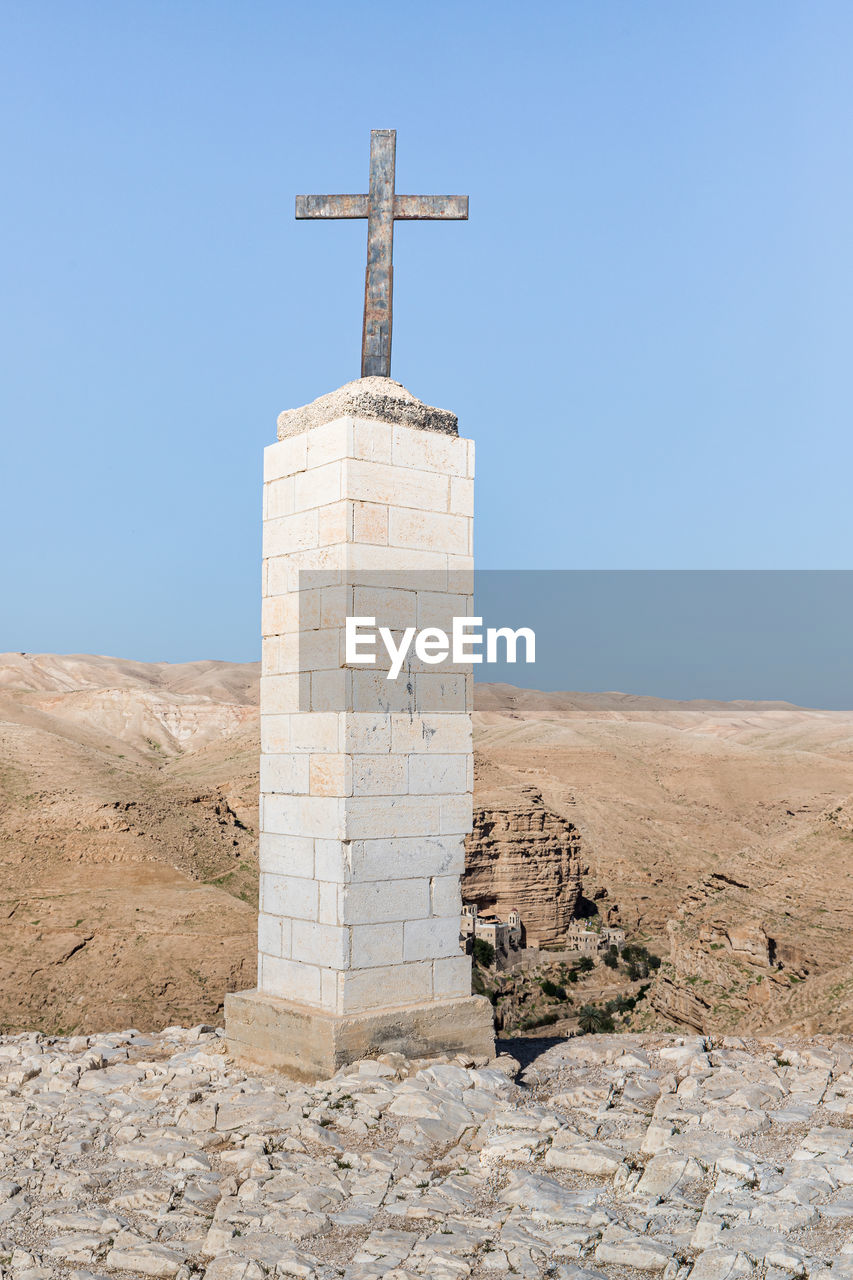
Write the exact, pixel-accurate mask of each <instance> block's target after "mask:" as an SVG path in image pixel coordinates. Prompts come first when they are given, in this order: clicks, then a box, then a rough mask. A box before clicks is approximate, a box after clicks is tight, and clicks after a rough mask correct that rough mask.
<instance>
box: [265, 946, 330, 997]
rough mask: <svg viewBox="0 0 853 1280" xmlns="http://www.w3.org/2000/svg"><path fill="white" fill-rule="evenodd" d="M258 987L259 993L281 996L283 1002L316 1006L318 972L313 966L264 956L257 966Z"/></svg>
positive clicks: (318, 986) (318, 987)
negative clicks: (290, 1001) (265, 992)
mask: <svg viewBox="0 0 853 1280" xmlns="http://www.w3.org/2000/svg"><path fill="white" fill-rule="evenodd" d="M258 986H259V988H260V989H261V991H267V992H269V994H270V995H272V996H281V998H282V999H283V1000H295V1001H297V1002H299V1003H303V1004H318V1003H319V1000H320V970H319V969H318V968H317V966H316V965H313V964H312V965H309V964H300V963H299V961H297V960H279V959H278V958H277V957H276V956H266V955H265V956H264V957H263V960H262V963H261V965H260V966H259V973H258Z"/></svg>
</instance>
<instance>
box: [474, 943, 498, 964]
mask: <svg viewBox="0 0 853 1280" xmlns="http://www.w3.org/2000/svg"><path fill="white" fill-rule="evenodd" d="M473 954H474V960H475V961H476V963H477V964H479V965H482V967H483V968H484V969H491V967H492V965H493V964H494V963H495V949H494V947H493V946H492V944H491V942H486V939H485V938H475V939H474V948H473Z"/></svg>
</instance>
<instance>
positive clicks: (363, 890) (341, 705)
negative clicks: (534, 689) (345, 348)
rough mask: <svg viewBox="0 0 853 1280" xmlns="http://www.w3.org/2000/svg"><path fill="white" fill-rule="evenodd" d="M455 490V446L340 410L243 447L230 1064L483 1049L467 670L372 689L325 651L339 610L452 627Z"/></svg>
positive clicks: (458, 472) (464, 494)
mask: <svg viewBox="0 0 853 1280" xmlns="http://www.w3.org/2000/svg"><path fill="white" fill-rule="evenodd" d="M377 382H380V383H382V384H386V383H387V382H388V380H385V379H382V380H379V379H367V380H363V382H362V383H361V384H359V383H355V384H351V386H353V387H356V388H359V387H361V386H363V385H364V384H365V383H368V384H375V383H377ZM390 386H391V387H392V388H394V387H396V386H397V384H393V383H390ZM346 390H347V389H346V388H345V389H344V391H346ZM400 390H401V391H402V388H401V389H400ZM404 394H406V393H404ZM336 395H337V396H340V395H341V393H336ZM326 399H328V400H332V399H333V397H327V398H326ZM317 403H318V404H323V401H320V402H317ZM361 403H362V404H363V400H362V402H361ZM386 403H387V401H386V400H385V398H383V400H382V404H383V405H385V404H386ZM415 403H417V402H415ZM310 408H312V406H309V409H310ZM422 408H425V407H423V406H422ZM290 416H292V415H283V417H290ZM444 416H445V417H448V416H449V415H444ZM473 476H474V446H473V442H472V441H470V440H465V439H462V438H460V437H459V436H456V435H453V434H447V433H445V432H443V431H438V430H434V429H428V428H424V427H421V426H412V425H405V424H404V423H401V422H394V421H381V420H377V419H376V418H373V417H371V418H367V417H365V418H359V417H358V416H357V414H355V413H344V414H342V415H341V416H337V417H334V418H333V419H332V420H331V421H326V422H322V423H321V424H320V425H316V426H311V425H307V426H306V427H305V429H302V430H299V431H298V432H297V433H296V434H292V435H290V436H288V437H287V438H285V439H282V440H280V441H278V442H277V443H276V444H272V445H270V446H269V447H268V448H267V449H266V451H265V458H264V570H263V573H264V577H263V596H264V601H263V624H262V628H263V668H262V677H261V798H260V831H261V835H260V871H261V882H260V914H259V926H258V991H257V993H253V998H252V1001H251V1002H248V1003H247V1001H248V996H247V994H246V993H244V994H243V995H241V996H229V997H228V1002H227V1004H226V1018H227V1027H228V1036H229V1042H230V1043H231V1046H232V1049H233V1050H234V1051H235V1052H237V1053H238V1054H242V1055H243V1056H250V1057H254V1058H256V1059H257V1058H261V1059H262V1060H266V1061H279V1062H283V1063H285V1065H290V1066H291V1067H294V1066H295V1067H296V1068H303V1069H304V1070H306V1072H309V1073H310V1072H311V1071H312V1070H314V1071H320V1072H322V1071H323V1070H324V1069H325V1068H326V1066H328V1067H329V1068H330V1069H331V1070H334V1069H335V1067H336V1065H338V1064H339V1063H340V1061H343V1060H346V1058H347V1057H349V1056H352V1055H353V1054H355V1055H356V1056H357V1055H358V1054H359V1053H363V1052H372V1051H376V1050H381V1048H383V1047H384V1048H391V1047H396V1048H403V1050H404V1051H405V1050H406V1048H407V1047H409V1048H410V1050H411V1052H412V1053H416V1052H418V1053H424V1052H428V1051H430V1050H432V1051H434V1052H442V1051H445V1050H446V1049H453V1048H454V1047H455V1048H459V1047H465V1045H466V1044H467V1045H468V1046H469V1047H470V1048H471V1049H472V1050H476V1051H478V1052H482V1051H483V1046H484V1045H490V1044H491V1016H490V1011H489V1012H488V1013H487V1012H486V1009H484V1008H483V1005H486V1006H487V1003H488V1002H486V1001H483V1000H482V999H481V998H480V997H474V998H472V997H471V970H470V959H469V958H468V957H467V956H464V955H462V954H461V953H460V950H459V941H458V939H459V917H460V912H461V896H460V876H461V874H462V871H463V870H464V839H465V834H466V833H467V832H468V831H470V829H471V822H472V799H473V756H472V741H471V704H472V677H471V675H470V673H469V672H465V671H460V670H459V669H457V668H453V667H448V666H447V665H444V664H443V665H442V666H441V667H436V666H432V665H427V664H424V663H418V662H417V661H414V662H413V661H409V662H408V663H407V664H406V667H405V670H404V672H403V673H402V674H401V676H400V677H399V678H398V679H397V680H388V679H387V678H386V675H387V660H386V661H385V664H384V666H385V669H383V666H382V663H381V658H382V656H383V655H382V653H381V650H378V651H377V664H376V665H375V666H374V667H370V666H357V667H352V668H349V667H347V665H346V663H345V653H344V649H345V640H344V621H345V618H346V617H347V616H351V617H362V616H372V617H376V619H377V624H378V625H387V626H388V627H390V628H391V629H392V631H393V632H394V633H395V635H399V634H400V633H401V632H402V631H403V629H404V628H405V627H410V626H412V627H417V628H422V627H424V626H427V625H440V626H443V627H444V628H445V629H446V630H449V629H450V619H451V618H452V617H453V616H454V615H456V616H458V615H463V614H467V613H470V611H471V595H470V591H471V570H472V568H473V558H472V551H473V548H472V537H473V533H472V526H473ZM240 1002H242V1003H240ZM285 1006H287V1008H286V1009H285ZM300 1009H301V1010H302V1011H303V1012H302V1016H301V1020H300V1016H299V1011H300ZM259 1010H260V1012H259ZM270 1010H272V1011H273V1013H275V1012H276V1011H277V1012H278V1015H279V1019H278V1024H277V1025H279V1032H276V1029H275V1025H276V1020H275V1018H274V1017H271V1015H270ZM310 1011H316V1014H317V1015H318V1017H315V1018H313V1019H312V1017H311V1012H310ZM405 1011H409V1012H408V1016H403V1017H402V1019H401V1014H402V1013H405ZM392 1014H393V1016H391V1017H390V1021H389V1017H388V1015H392ZM282 1018H284V1019H285V1022H286V1031H285V1030H282V1026H283V1024H282V1023H281V1019H282ZM294 1018H295V1019H296V1021H294ZM259 1023H263V1030H262V1031H260V1030H259ZM401 1027H402V1028H403V1030H402V1031H401V1030H400V1028H401ZM318 1028H319V1033H318ZM389 1028H390V1030H389ZM424 1028H426V1030H424ZM327 1033H328V1035H329V1036H331V1041H330V1043H331V1045H332V1049H331V1050H329V1049H328V1047H323V1048H320V1049H317V1046H316V1041H317V1037H318V1034H319V1037H320V1039H321V1040H323V1037H324V1036H327ZM277 1035H279V1038H280V1039H281V1038H284V1039H287V1040H288V1041H289V1044H288V1046H287V1047H282V1045H281V1044H278V1045H277V1044H276V1036H277ZM300 1039H301V1040H302V1041H304V1042H306V1043H307V1045H308V1048H307V1049H304V1047H303V1050H302V1051H300V1052H295V1050H294V1042H296V1041H299V1040H300ZM343 1041H346V1045H343ZM324 1045H325V1041H324ZM347 1046H350V1047H347ZM330 1052H331V1058H329V1053H330ZM327 1060H328V1061H327Z"/></svg>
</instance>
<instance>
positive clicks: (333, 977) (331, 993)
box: [320, 969, 344, 1013]
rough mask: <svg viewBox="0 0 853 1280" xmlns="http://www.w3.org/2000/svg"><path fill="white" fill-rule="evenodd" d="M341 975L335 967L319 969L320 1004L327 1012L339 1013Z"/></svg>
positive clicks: (341, 988)
mask: <svg viewBox="0 0 853 1280" xmlns="http://www.w3.org/2000/svg"><path fill="white" fill-rule="evenodd" d="M343 977H344V975H343V974H342V973H341V972H340V971H339V970H336V969H321V970H320V1005H321V1007H322V1008H323V1009H326V1010H328V1012H329V1013H340V1007H339V1006H340V999H341V994H342V991H343V987H342V983H343Z"/></svg>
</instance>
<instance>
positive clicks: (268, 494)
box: [264, 476, 293, 520]
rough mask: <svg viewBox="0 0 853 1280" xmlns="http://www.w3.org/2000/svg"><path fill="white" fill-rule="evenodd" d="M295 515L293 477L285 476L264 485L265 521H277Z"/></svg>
mask: <svg viewBox="0 0 853 1280" xmlns="http://www.w3.org/2000/svg"><path fill="white" fill-rule="evenodd" d="M292 514H293V476H284V477H282V479H281V480H273V481H271V482H270V484H265V485H264V519H265V520H277V519H278V517H279V516H289V515H292Z"/></svg>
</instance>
